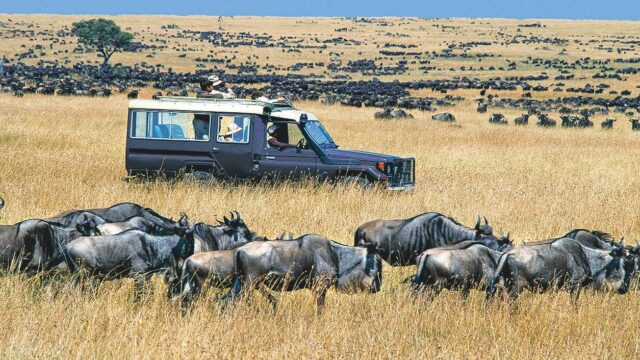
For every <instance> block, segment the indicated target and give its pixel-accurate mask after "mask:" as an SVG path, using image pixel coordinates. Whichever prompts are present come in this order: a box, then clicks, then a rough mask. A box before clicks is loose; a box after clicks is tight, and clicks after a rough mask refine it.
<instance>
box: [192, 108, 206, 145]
mask: <svg viewBox="0 0 640 360" xmlns="http://www.w3.org/2000/svg"><path fill="white" fill-rule="evenodd" d="M191 123H192V124H193V132H194V134H195V138H196V140H209V115H206V114H195V115H193V120H192V122H191Z"/></svg>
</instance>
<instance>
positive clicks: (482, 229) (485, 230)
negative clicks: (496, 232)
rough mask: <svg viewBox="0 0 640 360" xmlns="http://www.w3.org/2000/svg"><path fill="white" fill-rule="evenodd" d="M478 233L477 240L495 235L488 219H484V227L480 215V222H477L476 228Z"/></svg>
mask: <svg viewBox="0 0 640 360" xmlns="http://www.w3.org/2000/svg"><path fill="white" fill-rule="evenodd" d="M474 230H475V231H476V238H478V239H479V238H482V237H483V236H488V235H492V234H493V228H492V227H491V225H489V221H488V220H487V218H486V217H485V218H484V225H483V224H481V223H480V215H478V221H476V226H475V227H474Z"/></svg>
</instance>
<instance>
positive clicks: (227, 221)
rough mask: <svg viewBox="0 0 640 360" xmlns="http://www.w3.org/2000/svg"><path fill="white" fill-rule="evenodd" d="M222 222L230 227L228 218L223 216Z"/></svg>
mask: <svg viewBox="0 0 640 360" xmlns="http://www.w3.org/2000/svg"><path fill="white" fill-rule="evenodd" d="M222 220H224V223H225V225H229V219H227V217H226V216H223V217H222Z"/></svg>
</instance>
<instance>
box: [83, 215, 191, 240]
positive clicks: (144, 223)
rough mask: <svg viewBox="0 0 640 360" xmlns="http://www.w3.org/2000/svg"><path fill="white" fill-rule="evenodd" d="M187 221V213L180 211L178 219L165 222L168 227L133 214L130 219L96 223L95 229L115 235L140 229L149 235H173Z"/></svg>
mask: <svg viewBox="0 0 640 360" xmlns="http://www.w3.org/2000/svg"><path fill="white" fill-rule="evenodd" d="M186 222H187V215H186V214H184V213H182V214H181V215H180V219H179V220H178V221H176V222H173V223H172V224H167V225H169V227H163V226H158V225H157V224H156V223H154V222H152V221H151V220H148V219H145V218H143V217H142V216H134V217H132V218H130V219H127V220H125V221H120V222H114V223H108V222H105V223H103V224H100V225H97V226H96V229H97V230H98V231H99V232H100V234H101V235H115V234H119V233H121V232H124V231H127V230H132V229H136V230H140V231H144V232H146V233H147V234H151V235H173V234H175V233H176V231H178V229H179V228H181V227H184V226H185V224H186Z"/></svg>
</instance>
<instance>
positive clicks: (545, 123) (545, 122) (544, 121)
mask: <svg viewBox="0 0 640 360" xmlns="http://www.w3.org/2000/svg"><path fill="white" fill-rule="evenodd" d="M537 125H538V126H542V127H554V126H556V121H555V120H553V119H552V118H550V117H549V116H548V115H546V114H538V121H537Z"/></svg>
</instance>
